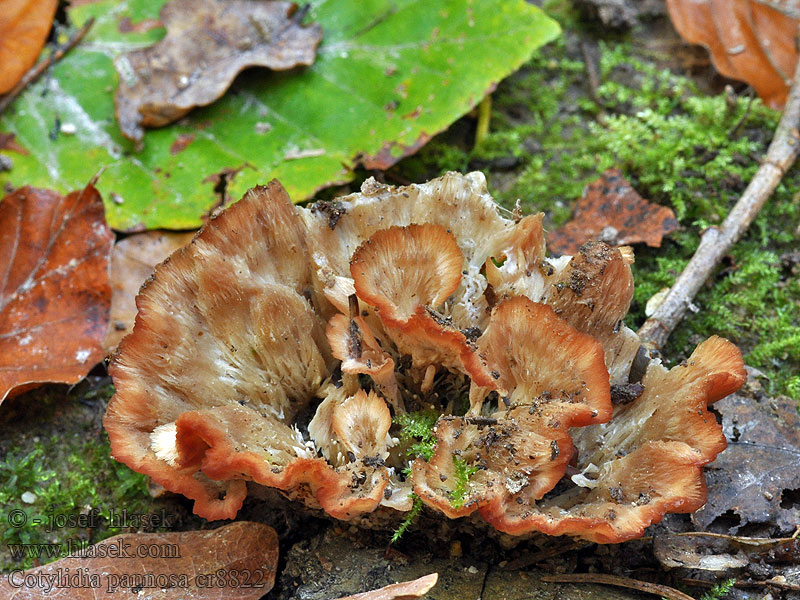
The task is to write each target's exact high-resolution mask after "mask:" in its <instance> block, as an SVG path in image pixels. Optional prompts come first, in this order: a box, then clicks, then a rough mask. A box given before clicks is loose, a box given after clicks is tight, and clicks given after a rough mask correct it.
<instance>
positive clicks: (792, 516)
mask: <svg viewBox="0 0 800 600" xmlns="http://www.w3.org/2000/svg"><path fill="white" fill-rule="evenodd" d="M715 409H716V410H717V411H718V412H719V413H720V414H721V415H722V429H723V431H724V433H725V436H726V437H727V438H728V448H727V449H726V450H725V451H724V452H722V453H721V454H720V455H719V456H718V457H717V459H716V460H715V461H714V462H713V463H712V464H711V465H709V466H708V467H706V472H707V475H708V501H707V503H706V505H705V506H704V507H703V508H701V509H700V510H699V511H697V512H696V513H694V514H693V515H692V520H693V521H694V523H695V525H697V526H698V527H699V528H700V529H706V528H707V527H708V526H709V525H711V523H712V522H713V521H714V520H715V519H717V518H718V517H721V516H723V515H725V514H726V513H728V511H731V512H732V514H733V515H734V516H735V517H738V518H739V522H738V524H736V525H734V526H733V527H731V530H730V531H731V533H736V532H737V531H738V530H739V529H741V528H742V527H744V526H746V525H750V529H751V530H752V529H753V527H754V526H755V525H756V524H761V525H762V526H764V527H767V528H768V529H771V528H773V527H774V526H776V525H777V527H778V528H779V529H780V530H781V531H784V532H786V533H792V532H793V531H794V530H795V528H796V527H797V524H798V523H800V503H798V501H797V497H796V496H797V490H800V417H798V414H797V407H796V404H795V402H794V401H792V400H790V399H788V398H768V397H766V396H763V395H762V397H759V396H756V397H754V398H750V397H747V396H745V395H740V394H734V395H732V396H730V397H728V398H725V399H724V400H722V401H720V402H718V403H717V404H716V405H715Z"/></svg>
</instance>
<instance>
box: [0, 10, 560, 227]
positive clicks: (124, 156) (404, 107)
mask: <svg viewBox="0 0 800 600" xmlns="http://www.w3.org/2000/svg"><path fill="white" fill-rule="evenodd" d="M163 4H164V2H163V0H105V1H102V2H97V3H90V4H86V5H81V6H76V7H75V8H73V9H71V10H70V11H69V16H70V18H71V20H72V21H73V23H74V24H76V25H78V26H80V25H82V24H83V23H85V22H86V21H87V20H88V19H89V18H90V17H92V16H94V17H96V18H97V22H96V23H95V25H94V27H93V28H92V31H91V32H90V33H89V35H88V36H87V38H86V39H85V40H84V42H83V43H82V44H81V45H80V46H78V47H77V48H75V49H74V50H72V51H71V52H70V53H69V54H68V55H67V56H66V57H65V58H64V59H63V60H62V61H61V62H59V63H58V64H56V65H55V67H54V68H52V69H51V72H50V73H49V74H47V75H46V76H45V77H43V78H42V79H41V80H40V81H39V82H38V83H37V84H35V85H34V86H31V87H30V88H28V89H27V90H26V91H25V93H24V94H23V95H22V96H20V98H18V99H17V100H16V102H15V103H14V105H13V106H12V107H11V109H10V111H9V112H8V113H7V114H6V115H4V116H3V117H2V118H0V131H4V132H12V133H15V134H16V135H17V138H16V142H17V143H18V144H20V145H21V146H23V147H24V148H25V149H26V150H27V151H28V152H29V154H28V155H24V156H23V155H20V154H17V153H13V154H9V156H11V158H12V159H13V161H14V167H13V169H12V170H11V171H10V172H8V173H4V174H2V175H0V183H6V184H11V185H12V186H21V185H25V184H30V185H36V186H42V187H50V188H56V189H58V190H59V191H62V192H66V191H68V190H71V189H77V188H79V187H82V186H84V185H85V184H86V182H87V181H88V180H89V179H90V178H91V177H92V176H93V175H94V174H95V173H96V172H98V171H99V170H100V169H101V168H105V170H104V172H103V174H102V176H101V178H100V181H99V183H98V185H97V187H98V188H99V189H100V191H101V192H102V194H103V198H104V199H105V201H106V207H107V215H108V220H109V223H110V224H111V225H112V227H114V228H116V229H121V230H129V229H134V228H159V227H161V228H171V229H179V228H194V227H197V226H199V225H200V224H201V222H202V217H203V215H204V214H205V213H207V212H208V211H209V209H210V208H211V207H212V206H213V205H214V204H215V202H216V201H217V200H218V198H217V197H216V196H215V193H214V189H213V188H214V185H215V180H214V178H213V176H214V175H215V174H219V173H221V172H226V171H227V172H230V170H238V171H237V172H236V174H235V176H233V178H232V181H231V179H230V176H229V185H228V190H227V191H228V194H229V196H230V197H232V198H234V199H238V198H239V197H240V196H241V195H242V194H243V193H244V191H245V190H247V189H248V188H250V187H252V186H254V185H256V184H261V183H266V182H267V181H269V180H270V179H272V178H274V177H277V178H278V179H280V180H281V182H282V183H283V184H284V186H285V187H286V188H287V189H288V191H289V194H290V195H291V197H292V198H293V199H294V200H295V201H300V200H303V199H306V198H308V197H310V196H312V195H313V194H314V192H315V191H316V190H318V189H320V188H322V187H324V186H326V185H329V184H331V183H334V182H346V181H348V180H350V179H351V178H352V169H353V167H354V166H355V165H356V164H357V163H358V162H362V163H363V164H366V165H367V166H375V167H377V168H381V167H384V168H385V167H387V166H388V165H389V164H391V163H393V162H395V161H396V160H398V159H399V158H401V157H402V156H404V155H406V154H408V153H411V152H413V151H414V150H415V149H416V148H418V147H419V146H420V145H422V144H424V142H425V141H427V139H428V138H429V137H430V136H432V135H433V134H435V133H437V132H439V131H441V130H443V129H444V128H446V127H447V126H448V125H449V124H450V123H452V122H453V121H454V120H455V119H457V118H458V117H459V116H461V115H463V114H464V113H466V112H467V111H469V110H470V109H471V108H472V107H473V106H475V105H476V104H477V103H478V102H480V100H481V99H482V98H483V96H484V95H485V94H486V93H487V92H489V91H491V89H492V88H493V86H494V85H495V84H496V83H497V82H498V81H499V80H500V79H502V78H503V77H506V76H507V75H509V74H510V73H511V72H513V71H514V70H515V69H517V68H518V67H519V66H520V65H521V64H522V63H523V62H525V61H526V60H527V59H528V58H530V56H531V55H532V53H533V51H534V50H535V49H536V48H537V47H539V46H540V45H542V44H544V43H546V42H548V41H550V40H552V39H553V38H554V37H556V36H557V35H558V33H559V28H558V25H557V24H556V23H555V21H553V20H551V19H550V18H548V17H547V16H546V15H544V14H543V13H542V12H541V11H540V10H539V9H538V8H536V7H535V6H532V5H530V4H528V3H527V2H525V0H481V1H480V2H475V1H473V0H337V1H335V2H334V1H332V0H312V1H311V2H310V5H311V7H310V12H309V15H308V17H307V20H309V21H315V22H318V23H319V24H320V25H321V26H322V28H323V31H324V34H323V40H322V44H321V45H320V47H319V53H318V56H317V60H316V62H315V63H314V65H313V66H312V67H310V68H307V69H304V70H296V71H293V72H289V73H275V72H271V71H267V70H264V69H253V70H250V71H248V72H246V73H244V74H242V75H241V76H240V77H239V78H238V79H237V81H236V82H235V83H234V85H233V86H232V88H231V90H229V92H228V93H227V94H226V95H225V96H224V97H223V98H222V99H220V100H219V101H217V102H215V103H214V104H212V105H210V106H208V107H205V108H202V109H198V110H195V111H194V112H192V113H190V115H189V116H188V117H187V118H186V119H184V120H182V121H180V122H179V123H178V124H175V125H173V126H170V127H166V128H163V129H155V130H150V131H148V132H147V134H146V135H145V141H144V149H143V150H142V151H141V152H136V151H134V149H133V147H132V145H131V143H130V142H128V141H127V140H125V139H124V138H123V137H122V135H121V134H120V132H119V128H118V127H117V123H116V120H115V117H114V100H113V94H114V91H115V90H116V86H117V73H116V71H115V69H114V66H113V59H114V57H115V56H117V55H119V54H120V53H121V52H125V51H128V50H131V49H134V48H140V47H142V46H146V45H149V44H151V43H153V42H155V41H157V40H158V39H160V38H161V37H163V35H164V29H163V28H156V29H151V30H149V31H146V32H136V31H133V32H129V33H122V32H121V31H120V24H121V23H122V22H123V20H126V19H129V21H128V23H131V22H132V23H138V22H140V21H142V20H143V19H148V18H155V17H157V15H158V11H159V9H160V7H161V6H162V5H163ZM125 29H126V30H130V29H131V28H130V27H126V28H125ZM57 119H58V120H60V122H61V123H71V124H74V125H75V126H76V127H77V132H76V133H75V134H74V135H65V134H64V133H59V134H56V133H55V132H57V131H58V127H57V126H56V125H57ZM267 124H268V125H267ZM266 129H268V131H265V130H266ZM182 134H185V135H194V136H195V138H194V140H193V141H192V143H190V144H189V145H188V146H186V147H185V148H184V149H183V150H180V151H176V148H173V144H174V143H175V142H176V140H177V139H178V137H179V136H181V135H182ZM182 139H185V137H184V138H182ZM171 148H172V151H171Z"/></svg>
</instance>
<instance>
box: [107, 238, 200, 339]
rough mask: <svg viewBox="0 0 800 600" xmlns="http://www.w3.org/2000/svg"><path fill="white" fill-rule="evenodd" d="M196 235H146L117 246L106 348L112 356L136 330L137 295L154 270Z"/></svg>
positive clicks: (112, 266) (126, 240)
mask: <svg viewBox="0 0 800 600" xmlns="http://www.w3.org/2000/svg"><path fill="white" fill-rule="evenodd" d="M193 236H194V232H188V233H169V232H167V231H146V232H144V233H137V234H135V235H131V236H129V237H126V238H125V239H123V240H121V241H119V242H117V244H116V245H115V246H114V251H113V252H112V253H111V271H110V276H111V322H110V323H109V327H108V335H107V336H106V341H105V343H104V346H105V348H106V352H112V351H113V350H114V349H115V348H116V347H117V344H119V342H120V340H121V339H122V338H123V337H125V336H126V335H128V334H129V333H130V332H131V331H132V330H133V322H134V320H135V319H136V302H135V299H136V294H138V293H139V288H140V287H142V284H143V283H144V282H145V281H146V280H147V278H148V277H150V276H151V275H152V274H153V269H154V268H155V266H156V265H157V264H158V263H160V262H162V261H164V260H165V259H166V258H167V257H168V256H169V255H170V254H172V253H173V252H174V251H175V250H177V249H178V248H181V247H182V246H185V245H186V244H188V243H189V242H190V241H191V239H192V237H193Z"/></svg>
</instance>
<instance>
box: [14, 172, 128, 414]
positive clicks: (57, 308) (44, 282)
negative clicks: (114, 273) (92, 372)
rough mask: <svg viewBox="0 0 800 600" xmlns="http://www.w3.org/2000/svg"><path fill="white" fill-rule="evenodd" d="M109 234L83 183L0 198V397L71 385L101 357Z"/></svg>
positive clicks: (94, 194)
mask: <svg viewBox="0 0 800 600" xmlns="http://www.w3.org/2000/svg"><path fill="white" fill-rule="evenodd" d="M113 241H114V236H113V234H112V233H111V229H109V227H108V225H107V224H106V220H105V210H104V208H103V201H102V199H101V198H100V194H99V193H98V191H97V190H96V189H95V188H94V187H93V186H91V185H89V186H87V187H86V188H85V189H83V190H81V191H75V192H72V193H70V194H69V195H67V196H61V195H60V194H57V193H56V192H53V191H50V190H42V189H36V188H30V187H25V188H20V189H18V190H16V191H15V192H13V193H11V194H9V195H8V196H6V197H5V198H4V199H3V200H2V202H0V256H2V257H3V265H2V266H1V267H0V402H2V400H3V399H5V397H6V396H8V395H9V394H10V393H12V392H13V395H16V394H17V393H20V392H21V391H23V390H24V389H29V388H31V387H35V384H38V383H41V382H47V381H54V382H62V383H75V382H77V381H80V380H81V379H82V378H83V376H84V375H86V373H87V372H88V371H89V369H91V368H92V367H93V366H94V365H95V364H96V363H97V362H98V361H100V360H101V359H102V358H103V347H102V343H103V338H104V337H105V335H106V329H107V328H108V311H109V305H110V302H111V286H110V285H109V281H108V261H109V258H110V255H111V245H112V243H113Z"/></svg>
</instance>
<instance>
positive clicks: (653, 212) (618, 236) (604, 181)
mask: <svg viewBox="0 0 800 600" xmlns="http://www.w3.org/2000/svg"><path fill="white" fill-rule="evenodd" d="M677 228H678V221H677V219H675V213H674V212H672V209H670V208H667V207H666V206H659V205H658V204H653V203H652V202H648V201H647V200H645V199H644V198H642V197H641V196H640V195H639V194H637V193H636V190H634V189H633V188H632V187H631V185H630V184H629V183H628V182H627V181H626V180H625V178H624V177H623V176H622V173H620V171H619V170H617V169H609V170H607V171H606V172H605V173H603V175H602V176H601V177H600V178H599V179H597V180H596V181H594V182H592V183H590V184H589V185H588V186H586V189H585V190H584V191H583V197H582V198H581V199H580V200H578V202H577V204H576V205H575V210H574V213H573V215H572V220H571V221H569V222H568V223H567V224H565V225H564V226H563V227H560V228H559V229H556V230H555V231H553V232H551V233H550V234H549V235H548V236H547V245H548V248H549V249H550V250H551V251H552V252H555V253H557V254H575V252H577V251H578V248H579V247H580V246H581V244H584V243H586V242H588V241H589V240H593V239H599V240H601V241H603V242H606V243H607V244H610V245H613V246H622V245H625V244H638V243H642V242H643V243H645V244H647V245H648V246H652V247H654V248H658V247H659V246H661V238H662V237H664V236H665V235H668V234H670V233H672V232H673V231H675V230H676V229H677Z"/></svg>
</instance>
